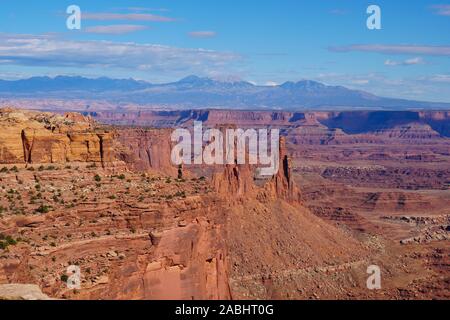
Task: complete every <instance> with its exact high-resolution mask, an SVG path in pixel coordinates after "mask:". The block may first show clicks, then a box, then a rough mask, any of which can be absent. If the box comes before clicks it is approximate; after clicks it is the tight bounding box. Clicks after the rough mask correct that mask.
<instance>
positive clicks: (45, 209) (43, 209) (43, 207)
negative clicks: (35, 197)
mask: <svg viewBox="0 0 450 320" xmlns="http://www.w3.org/2000/svg"><path fill="white" fill-rule="evenodd" d="M50 210H51V207H50V206H46V205H44V204H41V205H40V206H39V208H37V209H36V212H37V213H48V212H50Z"/></svg>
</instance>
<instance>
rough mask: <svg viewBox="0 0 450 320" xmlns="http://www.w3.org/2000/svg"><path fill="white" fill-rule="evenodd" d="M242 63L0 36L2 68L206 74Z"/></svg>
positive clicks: (207, 54) (174, 50) (216, 55)
mask: <svg viewBox="0 0 450 320" xmlns="http://www.w3.org/2000/svg"><path fill="white" fill-rule="evenodd" d="M239 60H240V56H238V55H236V54H234V53H231V52H219V51H213V50H206V49H196V48H178V47H170V46H164V45H158V44H142V43H134V42H112V41H74V40H67V39H61V38H56V37H50V36H31V35H9V34H0V61H3V65H22V66H35V67H46V68H49V67H78V68H86V67H102V68H108V69H117V68H127V69H132V70H145V71H155V72H178V73H186V74H192V73H199V74H205V73H206V72H213V71H215V72H221V71H226V70H228V69H229V70H231V69H232V68H231V66H232V65H233V64H234V63H235V62H237V61H239ZM105 71H107V70H105Z"/></svg>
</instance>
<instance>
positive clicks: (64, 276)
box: [61, 274, 69, 282]
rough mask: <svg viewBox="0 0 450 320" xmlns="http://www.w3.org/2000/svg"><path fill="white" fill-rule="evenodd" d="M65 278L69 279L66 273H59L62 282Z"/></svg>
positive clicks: (65, 280)
mask: <svg viewBox="0 0 450 320" xmlns="http://www.w3.org/2000/svg"><path fill="white" fill-rule="evenodd" d="M67 280H69V276H68V275H67V274H63V275H61V281H62V282H67Z"/></svg>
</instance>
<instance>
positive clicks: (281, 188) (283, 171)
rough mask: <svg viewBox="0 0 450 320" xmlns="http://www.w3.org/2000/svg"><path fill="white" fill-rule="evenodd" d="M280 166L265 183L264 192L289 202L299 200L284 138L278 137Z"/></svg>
mask: <svg viewBox="0 0 450 320" xmlns="http://www.w3.org/2000/svg"><path fill="white" fill-rule="evenodd" d="M279 154H280V160H279V163H280V168H279V170H278V173H277V174H276V175H275V176H274V177H273V178H272V180H271V181H270V182H269V183H267V184H266V185H265V190H266V194H267V195H269V196H270V197H272V198H280V199H284V200H287V201H289V202H299V201H300V200H301V194H300V191H299V190H298V188H297V186H296V184H295V182H294V177H293V175H292V160H291V158H290V157H289V155H288V154H287V151H286V140H285V138H284V137H282V138H281V139H280V151H279Z"/></svg>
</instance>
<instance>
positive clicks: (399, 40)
mask: <svg viewBox="0 0 450 320" xmlns="http://www.w3.org/2000/svg"><path fill="white" fill-rule="evenodd" d="M72 4H75V5H78V6H79V7H80V8H81V11H82V28H81V30H68V29H67V28H66V19H67V16H68V15H67V14H66V12H65V11H66V8H67V7H68V6H69V5H72ZM370 4H376V5H378V6H380V8H381V21H382V30H369V29H368V28H367V27H366V20H367V17H368V15H367V13H366V9H367V7H368V6H369V5H370ZM60 74H62V75H83V76H89V77H97V76H110V77H117V78H129V77H133V78H136V79H144V80H148V81H151V82H168V81H175V80H178V79H180V78H182V77H184V76H187V75H190V74H196V75H199V76H208V77H214V78H218V79H244V80H247V81H251V82H254V83H257V84H278V83H282V82H284V81H288V80H290V81H297V80H301V79H313V80H318V81H321V82H324V83H327V84H333V85H344V86H348V87H351V88H355V89H361V90H366V91H369V92H372V93H375V94H379V95H384V96H389V97H403V98H409V99H422V100H430V101H447V102H450V2H447V3H446V2H445V1H442V0H441V1H439V0H435V1H433V0H416V1H405V0H396V1H392V0H387V1H380V0H374V1H362V0H351V1H348V0H345V1H344V0H340V1H337V0H335V1H333V0H322V1H310V0H259V1H257V0H240V1H238V0H208V1H207V0H189V1H187V0H161V1H153V0H151V1H143V0H140V1H138V0H134V1H130V0H127V1H124V0H122V1H119V0H109V1H92V0H91V1H84V0H71V1H66V0H49V1H32V2H31V1H26V0H14V1H11V0H3V1H2V7H1V10H0V78H4V79H15V78H24V77H29V76H35V75H49V76H55V75H60Z"/></svg>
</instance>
